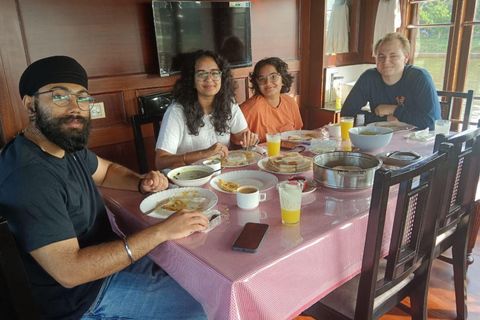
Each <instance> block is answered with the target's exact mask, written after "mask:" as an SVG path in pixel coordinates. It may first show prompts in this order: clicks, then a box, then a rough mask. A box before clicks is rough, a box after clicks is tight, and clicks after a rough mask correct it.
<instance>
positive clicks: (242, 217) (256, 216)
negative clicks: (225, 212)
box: [237, 208, 267, 226]
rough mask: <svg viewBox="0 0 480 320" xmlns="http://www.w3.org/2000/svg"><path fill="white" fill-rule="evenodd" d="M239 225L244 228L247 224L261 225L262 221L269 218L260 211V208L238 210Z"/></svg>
mask: <svg viewBox="0 0 480 320" xmlns="http://www.w3.org/2000/svg"><path fill="white" fill-rule="evenodd" d="M237 217H238V224H239V225H241V226H244V225H245V223H247V222H255V223H260V220H263V219H266V218H267V213H266V212H264V211H260V208H255V209H251V210H244V209H238V210H237Z"/></svg>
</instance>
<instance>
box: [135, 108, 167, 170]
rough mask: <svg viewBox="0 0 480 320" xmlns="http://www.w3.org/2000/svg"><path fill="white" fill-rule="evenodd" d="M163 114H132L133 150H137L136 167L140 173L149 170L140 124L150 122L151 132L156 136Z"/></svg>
mask: <svg viewBox="0 0 480 320" xmlns="http://www.w3.org/2000/svg"><path fill="white" fill-rule="evenodd" d="M162 119H163V115H159V116H142V115H133V116H132V117H131V120H132V129H133V138H134V141H135V150H136V151H137V160H138V169H139V172H140V174H144V173H147V172H148V171H149V168H148V161H147V152H146V150H145V144H144V143H143V134H142V125H144V124H152V125H153V132H154V134H155V137H156V138H157V137H158V133H159V132H160V123H161V122H162Z"/></svg>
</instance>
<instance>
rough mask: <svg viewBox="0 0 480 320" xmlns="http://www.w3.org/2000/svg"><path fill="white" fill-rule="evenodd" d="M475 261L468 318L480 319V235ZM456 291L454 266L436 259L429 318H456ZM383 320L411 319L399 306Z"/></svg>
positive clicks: (471, 269)
mask: <svg viewBox="0 0 480 320" xmlns="http://www.w3.org/2000/svg"><path fill="white" fill-rule="evenodd" d="M473 255H474V259H475V262H474V263H473V264H472V265H470V266H469V268H468V273H467V290H468V319H470V320H480V235H477V243H476V245H475V248H474V249H473ZM455 318H456V312H455V293H454V291H453V268H452V266H451V265H450V264H448V263H445V262H443V261H440V260H438V259H437V260H435V262H434V264H433V270H432V277H431V279H430V289H429V293H428V319H455ZM311 319H313V318H311V317H304V316H299V317H297V318H295V319H294V320H311ZM380 319H381V320H406V319H411V318H410V316H409V315H408V314H406V313H405V312H403V311H401V310H400V309H398V308H395V309H392V310H391V311H390V312H389V313H388V314H387V315H385V316H383V317H382V318H380Z"/></svg>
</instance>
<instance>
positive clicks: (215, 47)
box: [152, 0, 252, 77]
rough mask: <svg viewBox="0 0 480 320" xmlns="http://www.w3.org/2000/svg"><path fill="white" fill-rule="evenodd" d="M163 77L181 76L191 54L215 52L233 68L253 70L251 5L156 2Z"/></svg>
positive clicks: (159, 58)
mask: <svg viewBox="0 0 480 320" xmlns="http://www.w3.org/2000/svg"><path fill="white" fill-rule="evenodd" d="M152 7H153V17H154V22H155V34H156V42H157V53H158V63H159V67H160V75H161V76H162V77H163V76H169V75H172V74H175V73H179V72H180V70H181V68H182V62H183V61H185V59H184V58H185V56H187V55H188V54H189V53H191V52H193V51H195V50H198V49H203V50H212V51H214V52H216V53H219V54H220V55H222V56H223V57H224V58H225V59H227V60H228V62H229V63H230V65H231V66H232V67H233V68H240V67H249V66H252V44H251V26H250V2H249V1H235V2H209V1H156V0H154V1H152Z"/></svg>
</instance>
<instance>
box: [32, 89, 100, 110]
mask: <svg viewBox="0 0 480 320" xmlns="http://www.w3.org/2000/svg"><path fill="white" fill-rule="evenodd" d="M49 92H51V93H52V101H53V103H54V104H55V105H57V106H59V107H67V106H68V105H69V104H70V103H71V102H72V96H76V97H77V105H78V107H79V108H80V110H84V111H87V110H91V109H92V108H93V105H94V103H95V98H94V97H92V96H90V95H89V94H88V93H86V92H82V93H78V94H76V93H71V92H70V91H67V90H64V89H50V90H47V91H43V92H37V93H35V96H38V95H41V94H44V93H49Z"/></svg>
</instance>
